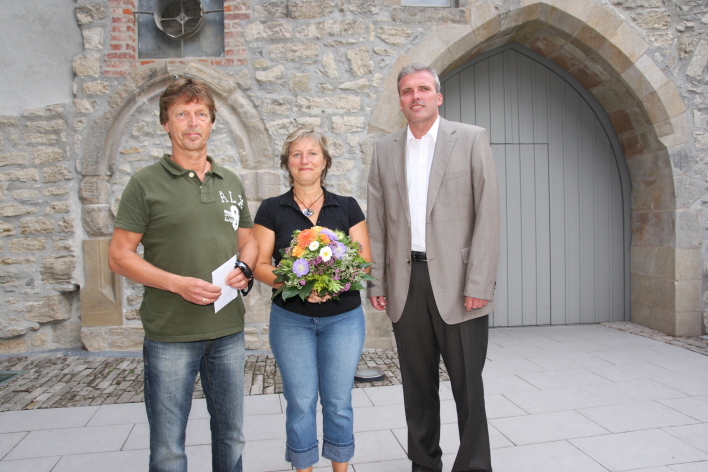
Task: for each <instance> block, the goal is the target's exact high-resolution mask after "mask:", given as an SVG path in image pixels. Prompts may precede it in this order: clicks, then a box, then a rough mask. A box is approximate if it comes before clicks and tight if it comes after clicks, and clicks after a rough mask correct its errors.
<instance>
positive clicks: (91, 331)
mask: <svg viewBox="0 0 708 472" xmlns="http://www.w3.org/2000/svg"><path fill="white" fill-rule="evenodd" d="M108 338H109V332H108V329H107V328H81V342H82V343H83V345H84V348H85V349H86V350H87V351H107V350H108Z"/></svg>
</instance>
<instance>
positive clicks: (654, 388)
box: [583, 380, 686, 405]
mask: <svg viewBox="0 0 708 472" xmlns="http://www.w3.org/2000/svg"><path fill="white" fill-rule="evenodd" d="M583 389H585V390H587V391H588V392H590V393H592V394H593V395H596V396H598V397H600V398H602V399H603V400H605V401H606V402H607V403H608V404H613V405H621V404H623V403H638V402H647V401H656V400H668V399H669V398H681V397H685V396H686V394H685V393H683V392H679V391H678V390H675V389H673V388H671V387H667V386H666V385H664V384H662V383H659V382H657V381H655V380H635V381H633V382H618V383H611V384H598V385H586V386H585V387H583Z"/></svg>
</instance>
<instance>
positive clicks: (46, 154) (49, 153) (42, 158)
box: [32, 146, 64, 165]
mask: <svg viewBox="0 0 708 472" xmlns="http://www.w3.org/2000/svg"><path fill="white" fill-rule="evenodd" d="M63 158H64V153H63V152H62V150H61V149H60V148H57V147H52V146H39V147H36V148H34V149H33V150H32V162H33V163H34V164H35V165H42V164H47V163H49V162H55V161H61V160H62V159H63Z"/></svg>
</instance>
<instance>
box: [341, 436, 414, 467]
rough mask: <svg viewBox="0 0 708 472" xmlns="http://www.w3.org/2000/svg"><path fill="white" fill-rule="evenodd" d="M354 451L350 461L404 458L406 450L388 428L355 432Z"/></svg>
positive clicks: (365, 461)
mask: <svg viewBox="0 0 708 472" xmlns="http://www.w3.org/2000/svg"><path fill="white" fill-rule="evenodd" d="M355 440H356V451H355V452H354V457H353V458H352V460H351V463H352V464H354V468H355V469H356V464H358V463H360V462H362V463H367V462H377V461H392V460H400V459H405V458H406V452H405V451H404V449H403V447H402V446H401V444H400V442H399V441H398V440H397V439H396V436H395V435H394V434H393V432H392V431H390V430H381V431H364V432H361V433H356V435H355Z"/></svg>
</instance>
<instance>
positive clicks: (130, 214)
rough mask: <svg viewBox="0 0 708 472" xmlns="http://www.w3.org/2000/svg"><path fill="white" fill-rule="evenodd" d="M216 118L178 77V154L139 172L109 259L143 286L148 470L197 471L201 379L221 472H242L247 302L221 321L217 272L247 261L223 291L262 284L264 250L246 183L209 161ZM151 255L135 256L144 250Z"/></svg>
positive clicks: (174, 98)
mask: <svg viewBox="0 0 708 472" xmlns="http://www.w3.org/2000/svg"><path fill="white" fill-rule="evenodd" d="M215 119H216V107H215V105H214V99H213V97H212V95H211V93H210V91H209V89H208V87H207V86H206V84H204V83H203V82H200V81H197V80H194V79H185V78H182V79H178V80H176V81H174V82H173V83H172V84H170V86H169V87H167V90H165V92H164V93H163V94H162V96H161V97H160V123H161V124H162V126H163V127H164V129H165V131H167V132H168V133H169V136H170V139H171V141H172V155H169V156H168V155H165V156H164V157H163V158H162V159H161V160H160V161H159V162H157V163H155V164H153V165H150V166H148V167H145V168H143V169H141V170H140V171H138V172H137V173H136V174H135V175H134V176H133V177H132V178H131V179H130V182H129V183H128V185H127V186H126V188H125V191H124V192H123V195H122V197H121V202H120V207H119V209H118V215H117V216H116V220H115V224H114V231H113V239H112V240H111V246H110V251H109V263H110V267H111V270H112V271H113V272H115V273H117V274H120V275H123V276H125V277H127V278H128V279H130V280H132V281H134V282H137V283H140V284H142V285H144V286H145V292H144V295H143V302H142V304H141V306H140V317H141V320H142V323H143V327H144V329H145V341H144V344H143V357H144V362H145V381H144V382H145V383H144V388H145V407H146V409H147V414H148V423H149V426H150V471H151V472H161V471H170V472H176V471H184V472H186V471H187V456H186V455H185V450H184V441H185V430H186V427H187V418H188V416H189V411H190V407H191V402H192V393H193V390H194V382H195V380H196V377H197V373H199V374H201V381H202V386H203V388H204V394H205V396H206V400H207V408H208V410H209V414H210V415H211V423H210V426H211V439H212V468H213V470H214V471H223V472H226V471H228V472H234V471H236V472H241V471H242V460H241V453H242V451H243V447H244V438H243V432H242V430H243V389H244V385H243V384H244V379H243V369H244V357H245V352H244V338H243V326H244V312H245V308H244V305H243V300H242V297H241V296H239V297H237V298H236V299H235V300H233V301H231V302H229V303H228V304H227V305H226V306H224V307H223V308H221V309H220V310H219V311H218V312H215V309H214V302H215V301H216V300H217V299H218V298H219V297H220V295H221V288H220V287H219V286H218V285H214V284H212V283H211V282H210V281H211V273H212V271H213V270H215V269H217V268H218V267H219V266H221V265H222V264H224V263H225V262H226V261H228V260H230V259H231V258H232V257H234V256H237V259H238V261H240V262H237V263H236V264H237V265H239V266H240V267H241V268H236V269H233V270H231V271H230V272H229V273H228V275H227V276H226V279H225V283H226V284H227V285H229V286H231V287H233V288H235V289H237V290H240V291H241V293H243V294H245V293H247V290H248V289H249V287H250V284H252V283H253V282H252V280H253V278H252V275H251V273H250V268H249V267H251V266H253V264H254V263H255V261H256V257H257V255H258V246H257V244H256V242H255V239H254V238H253V235H252V232H251V228H252V226H253V221H252V220H251V215H250V213H249V211H248V205H247V203H246V195H245V193H244V189H243V184H242V183H241V181H240V180H239V178H238V177H237V176H236V175H235V174H234V173H233V172H231V171H229V170H226V169H224V168H222V167H220V166H219V165H218V164H216V163H215V162H214V161H213V160H212V158H211V157H208V156H207V141H208V139H209V135H210V133H211V129H212V126H213V124H214V120H215ZM139 244H142V245H143V248H144V257H140V256H139V255H138V254H137V252H136V251H137V248H138V245H139Z"/></svg>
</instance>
